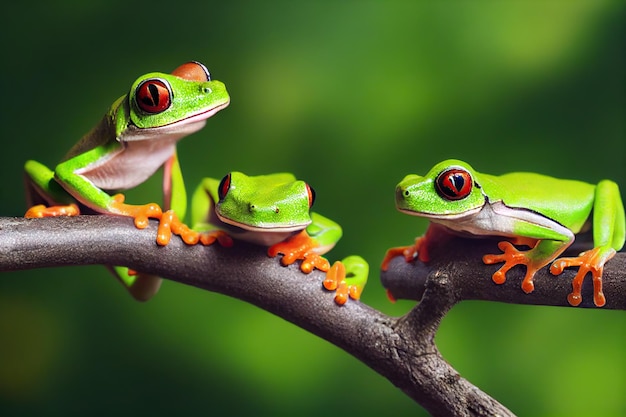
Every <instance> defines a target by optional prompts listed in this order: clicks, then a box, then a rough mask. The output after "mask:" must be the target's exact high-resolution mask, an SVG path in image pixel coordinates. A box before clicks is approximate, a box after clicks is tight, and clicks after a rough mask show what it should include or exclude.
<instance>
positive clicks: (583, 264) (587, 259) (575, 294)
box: [550, 247, 615, 307]
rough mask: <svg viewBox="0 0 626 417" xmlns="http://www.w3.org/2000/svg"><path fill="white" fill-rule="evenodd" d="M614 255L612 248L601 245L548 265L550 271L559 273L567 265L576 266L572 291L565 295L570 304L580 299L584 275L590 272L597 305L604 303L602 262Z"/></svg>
mask: <svg viewBox="0 0 626 417" xmlns="http://www.w3.org/2000/svg"><path fill="white" fill-rule="evenodd" d="M613 256H615V250H614V249H612V248H611V249H605V248H601V247H597V248H593V249H591V250H588V251H585V252H583V253H581V254H580V255H578V256H575V257H571V258H559V259H557V260H556V261H554V262H553V263H552V266H550V272H551V273H552V274H554V275H559V274H561V273H562V272H563V270H565V268H567V267H571V266H577V267H578V272H577V273H576V276H575V277H574V279H573V280H572V292H571V293H570V294H569V295H568V296H567V301H568V302H569V303H570V305H572V306H577V305H579V304H580V303H581V302H582V300H583V297H582V294H581V290H582V285H583V281H584V280H585V276H586V275H587V273H588V272H591V276H592V279H593V302H594V304H595V305H596V306H597V307H602V306H604V305H605V304H606V298H605V297H604V293H603V292H602V273H603V272H604V264H605V263H606V262H607V261H608V260H609V259H611V258H612V257H613Z"/></svg>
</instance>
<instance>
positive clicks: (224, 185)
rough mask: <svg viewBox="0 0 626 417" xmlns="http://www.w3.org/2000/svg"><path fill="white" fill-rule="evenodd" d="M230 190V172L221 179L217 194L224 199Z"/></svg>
mask: <svg viewBox="0 0 626 417" xmlns="http://www.w3.org/2000/svg"><path fill="white" fill-rule="evenodd" d="M228 190H230V174H228V175H226V176H225V177H224V178H222V181H220V185H218V187H217V196H218V197H219V199H220V200H223V199H224V197H226V194H228Z"/></svg>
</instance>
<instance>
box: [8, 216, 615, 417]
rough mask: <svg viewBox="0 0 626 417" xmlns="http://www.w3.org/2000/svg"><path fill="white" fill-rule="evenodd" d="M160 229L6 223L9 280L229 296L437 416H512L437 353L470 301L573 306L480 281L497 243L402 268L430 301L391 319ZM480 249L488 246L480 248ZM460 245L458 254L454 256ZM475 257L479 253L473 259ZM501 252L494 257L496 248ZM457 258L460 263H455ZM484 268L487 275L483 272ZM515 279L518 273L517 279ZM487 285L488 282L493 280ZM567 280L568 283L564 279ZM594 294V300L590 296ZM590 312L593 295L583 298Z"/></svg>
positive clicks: (611, 267) (106, 220) (554, 294)
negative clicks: (95, 271) (159, 240)
mask: <svg viewBox="0 0 626 417" xmlns="http://www.w3.org/2000/svg"><path fill="white" fill-rule="evenodd" d="M155 236H156V222H154V221H153V222H151V224H150V226H149V227H148V228H147V229H144V230H139V229H136V228H135V227H134V225H133V224H132V219H130V218H125V217H117V216H78V217H70V218H50V219H24V218H0V271H11V270H20V269H32V268H43V267H52V266H67V265H88V264H105V265H124V266H128V267H130V268H133V269H136V270H139V271H142V272H146V273H151V274H155V275H159V276H162V277H164V278H166V279H170V280H173V281H177V282H181V283H184V284H188V285H192V286H195V287H198V288H202V289H205V290H208V291H214V292H219V293H222V294H225V295H229V296H232V297H235V298H239V299H241V300H244V301H247V302H249V303H252V304H254V305H256V306H258V307H261V308H263V309H265V310H267V311H269V312H271V313H273V314H276V315H277V316H280V317H282V318H283V319H285V320H287V321H290V322H292V323H294V324H296V325H297V326H300V327H302V328H304V329H306V330H308V331H310V332H311V333H314V334H316V335H317V336H319V337H321V338H323V339H325V340H327V341H329V342H331V343H333V344H335V345H337V346H338V347H341V348H342V349H344V350H345V351H347V352H348V353H350V354H352V355H353V356H355V357H356V358H358V359H359V360H361V361H362V362H364V363H365V364H366V365H368V366H369V367H371V368H372V369H374V370H375V371H377V372H378V373H380V374H381V375H383V376H384V377H386V378H387V379H388V380H389V381H391V382H392V383H393V384H394V385H396V386H397V387H398V388H400V389H401V390H403V391H404V392H405V393H406V394H407V395H408V396H409V397H411V398H412V399H414V400H415V401H416V402H418V403H419V404H421V405H422V406H423V407H424V408H426V409H427V410H428V411H429V412H430V413H431V414H432V415H434V416H468V415H469V416H483V415H496V414H497V415H502V416H510V415H512V413H511V412H510V411H509V410H508V409H506V408H505V407H504V406H502V405H501V404H499V403H498V402H497V401H495V400H494V399H493V398H491V397H489V396H488V395H487V394H485V393H484V392H482V391H480V390H479V389H478V388H476V387H475V386H473V385H472V384H471V383H469V382H468V381H467V380H465V379H464V378H462V377H461V376H460V375H459V374H458V372H456V371H455V370H454V369H453V368H452V367H451V366H450V365H449V364H448V363H447V362H446V361H445V360H444V358H443V357H442V356H441V354H440V353H439V351H438V349H437V347H436V346H435V343H434V338H435V333H436V331H437V328H438V326H439V323H440V321H441V319H442V318H443V316H444V315H445V314H446V313H447V312H448V310H449V309H450V308H451V307H452V306H453V305H454V304H455V303H456V302H458V301H460V300H461V299H483V300H493V301H504V302H515V303H531V304H549V305H566V303H567V301H566V300H565V296H566V295H567V292H568V289H567V285H568V284H569V282H570V280H569V279H567V278H570V275H566V276H565V277H553V276H547V275H546V276H544V275H543V274H540V275H539V276H538V277H537V280H536V289H535V292H534V293H532V294H530V295H527V294H524V293H523V292H522V291H521V289H520V288H519V283H520V281H521V276H520V277H518V275H512V276H511V277H510V278H509V281H508V282H507V283H505V284H504V285H502V286H497V285H495V284H493V283H492V282H491V280H490V279H487V278H484V277H483V278H481V279H478V277H477V274H476V271H478V270H481V271H487V273H489V274H490V273H492V272H493V271H492V270H493V269H495V268H494V267H488V266H485V265H482V263H481V262H480V259H481V256H482V254H483V253H486V252H485V249H484V248H482V246H483V245H488V244H493V243H492V242H477V241H474V243H473V244H472V245H467V242H466V243H465V244H463V243H462V242H456V241H455V242H451V245H453V246H447V245H446V248H450V249H448V252H447V253H448V255H447V258H446V257H442V258H441V259H440V261H437V262H433V263H430V264H429V266H428V267H427V266H425V265H423V264H421V263H419V262H418V263H415V262H414V263H406V262H405V261H404V260H403V259H401V258H398V259H394V260H393V261H392V263H391V268H390V270H389V271H388V272H386V273H384V274H383V283H384V285H385V286H386V287H387V288H389V289H390V290H391V291H392V293H393V294H394V295H395V296H396V297H399V298H411V299H421V300H422V301H421V303H419V304H418V305H417V306H416V307H415V308H414V309H413V310H411V312H409V313H408V314H407V315H406V316H404V317H399V318H397V317H390V316H387V315H384V314H382V313H381V312H379V311H377V310H374V309H372V308H370V307H368V306H366V305H364V304H362V303H360V302H352V301H349V302H348V303H347V304H346V305H345V306H343V307H338V306H336V305H335V304H334V301H333V297H334V294H333V293H331V292H328V291H325V290H323V289H322V285H321V282H322V280H323V278H324V274H323V273H322V272H320V271H314V272H312V273H311V274H309V275H304V274H302V273H301V272H300V270H299V268H298V266H297V265H292V266H289V267H283V266H281V265H280V263H279V262H278V260H277V259H272V258H269V257H267V255H266V253H265V250H264V249H263V248H260V247H257V246H253V245H248V244H244V243H240V242H237V243H236V245H235V247H233V248H229V249H225V248H222V247H220V246H218V245H213V246H210V247H204V246H200V245H196V246H187V245H185V244H184V243H183V242H182V241H181V240H180V239H177V238H175V239H173V240H172V242H171V243H170V244H169V245H167V246H165V247H159V246H157V245H156V244H155ZM478 243H480V245H479V244H478ZM454 245H457V246H454ZM468 248H469V249H468ZM489 250H491V248H489ZM453 257H454V259H455V261H454V262H453V261H452V258H453ZM479 268H480V269H479ZM625 270H626V268H625V267H624V254H618V256H616V258H615V259H614V260H613V261H611V262H609V264H608V266H607V269H606V270H605V293H606V296H607V306H606V307H605V308H623V303H624V300H623V298H624V297H621V298H622V300H621V301H620V300H619V298H620V297H618V296H617V294H618V293H619V291H621V293H622V294H623V293H624V286H625V285H626V284H625V282H624V281H625V278H624V272H619V271H625ZM512 272H513V271H512ZM485 275H486V273H485ZM564 275H565V274H564ZM586 291H587V290H586ZM583 296H584V300H583V303H585V304H586V305H587V304H588V303H589V301H590V299H591V296H590V294H589V292H588V291H587V292H584V293H583Z"/></svg>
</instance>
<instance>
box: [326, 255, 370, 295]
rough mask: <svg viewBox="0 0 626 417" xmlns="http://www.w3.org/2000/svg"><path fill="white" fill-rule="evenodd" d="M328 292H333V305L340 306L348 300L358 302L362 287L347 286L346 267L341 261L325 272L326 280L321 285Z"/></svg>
mask: <svg viewBox="0 0 626 417" xmlns="http://www.w3.org/2000/svg"><path fill="white" fill-rule="evenodd" d="M322 284H323V285H324V288H326V289H327V290H328V291H335V303H337V304H338V305H340V306H342V305H344V304H345V303H346V302H347V301H348V299H349V298H352V299H353V300H358V299H359V298H361V293H362V292H363V287H360V286H358V285H349V284H348V283H347V282H346V267H345V265H344V264H343V262H341V261H337V262H335V263H334V264H333V266H332V267H330V269H329V270H328V272H326V279H324V282H323V283H322Z"/></svg>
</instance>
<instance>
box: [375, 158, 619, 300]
mask: <svg viewBox="0 0 626 417" xmlns="http://www.w3.org/2000/svg"><path fill="white" fill-rule="evenodd" d="M396 206H397V208H398V209H399V210H400V211H401V212H403V213H407V214H411V215H415V216H422V217H426V218H428V219H429V220H430V221H431V222H432V223H434V224H436V225H440V226H443V227H444V228H445V230H448V231H452V232H456V233H462V234H468V233H469V234H471V235H474V236H478V237H480V236H502V237H504V238H506V239H507V240H505V241H502V242H500V243H499V244H498V247H499V248H500V250H502V252H503V253H501V254H493V255H491V254H489V255H485V256H484V257H483V262H484V263H485V264H494V263H500V262H504V265H503V266H502V267H501V268H500V269H499V270H498V271H497V272H495V273H494V274H493V277H492V279H493V281H494V282H495V283H496V284H502V283H504V282H505V280H506V273H507V271H508V270H509V269H511V268H512V267H513V266H515V265H526V275H525V277H524V280H523V281H522V289H523V290H524V292H526V293H530V292H532V291H533V289H534V284H533V277H534V275H535V273H536V272H537V271H538V270H539V269H540V268H543V267H544V266H546V265H548V264H550V263H552V265H551V267H550V272H551V273H552V274H554V275H558V274H560V273H562V272H563V270H564V269H565V268H567V267H572V266H577V267H579V269H578V272H577V275H576V277H575V278H574V279H573V281H572V288H573V291H572V293H571V294H569V296H568V301H569V303H570V304H571V305H573V306H577V305H579V304H580V303H581V301H582V296H581V286H582V283H583V280H584V278H585V276H586V275H587V273H588V272H591V275H592V277H593V287H594V303H595V305H596V306H598V307H602V306H603V305H604V304H605V302H606V300H605V297H604V294H603V293H602V271H603V268H604V264H605V263H606V262H607V261H608V260H609V259H611V258H612V257H613V256H614V255H615V253H616V251H619V250H620V249H621V248H622V247H623V245H624V239H625V233H626V232H625V229H626V227H625V225H624V224H625V220H624V206H623V204H622V201H621V197H620V193H619V189H618V187H617V184H615V183H614V182H612V181H609V180H603V181H600V182H599V183H598V184H596V185H592V184H587V183H584V182H580V181H574V180H562V179H556V178H552V177H548V176H545V175H540V174H534V173H525V172H514V173H510V174H505V175H501V176H492V175H487V174H481V173H478V172H476V171H474V169H473V168H472V167H471V166H470V165H468V164H467V163H465V162H462V161H458V160H453V159H451V160H447V161H443V162H441V163H439V164H437V165H435V166H434V167H433V168H432V169H431V170H430V172H428V174H426V176H424V177H420V176H417V175H408V176H406V177H405V178H404V179H403V180H402V181H401V182H400V183H399V184H398V185H397V187H396ZM592 213H593V214H592ZM432 223H431V226H430V227H429V229H428V231H427V232H426V235H425V236H423V237H421V238H417V239H416V241H415V244H414V245H412V246H407V247H401V248H393V249H390V250H389V251H388V252H387V255H386V257H385V260H384V261H383V266H382V268H383V269H386V268H387V264H388V262H389V260H390V259H391V258H393V257H394V256H398V255H404V257H405V259H406V260H407V261H411V260H412V259H414V258H415V257H416V256H419V258H420V260H422V261H427V260H428V254H427V253H426V252H427V250H426V249H427V246H428V245H429V244H430V243H431V242H430V240H432V238H433V236H434V235H435V234H436V233H433V230H434V229H435V228H434V227H433V224H432ZM589 223H592V224H591V226H592V227H593V240H594V248H593V249H590V250H588V251H585V252H583V253H581V254H580V255H578V256H575V257H567V258H566V257H564V258H558V257H559V256H560V255H561V254H562V253H563V251H565V249H567V248H568V247H569V246H570V245H571V244H572V242H573V241H574V238H575V234H577V233H579V232H581V231H583V230H585V228H588V226H589ZM514 245H523V246H528V247H529V248H530V249H529V250H520V249H517V248H516V247H515V246H514ZM425 250H426V251H425ZM557 258H558V259H557Z"/></svg>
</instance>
